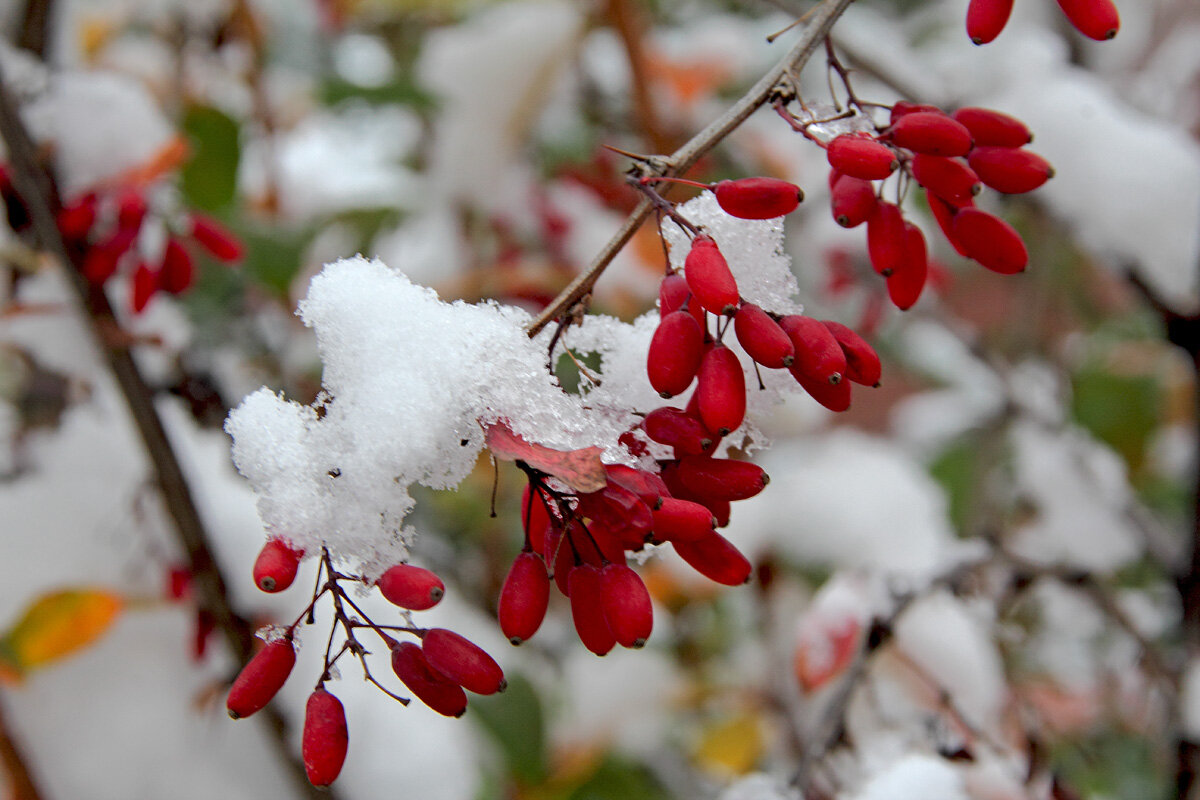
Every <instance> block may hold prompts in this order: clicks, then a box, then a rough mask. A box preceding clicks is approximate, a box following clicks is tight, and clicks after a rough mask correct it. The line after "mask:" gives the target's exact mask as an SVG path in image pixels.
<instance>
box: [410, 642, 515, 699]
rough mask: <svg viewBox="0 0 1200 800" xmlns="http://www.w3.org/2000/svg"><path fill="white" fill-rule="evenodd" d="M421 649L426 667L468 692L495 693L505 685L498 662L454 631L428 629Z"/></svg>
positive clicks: (502, 689)
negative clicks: (431, 668)
mask: <svg viewBox="0 0 1200 800" xmlns="http://www.w3.org/2000/svg"><path fill="white" fill-rule="evenodd" d="M422 648H423V649H424V651H425V660H426V661H428V662H429V666H431V667H433V668H434V669H435V670H437V671H438V672H440V673H441V674H442V675H445V676H446V677H447V678H449V679H450V680H452V681H454V682H455V683H457V684H458V685H459V686H461V687H463V688H464V689H466V690H467V691H468V692H474V693H475V694H495V693H496V692H502V691H504V687H505V686H507V685H508V684H507V682H506V681H505V680H504V671H503V670H502V669H500V665H499V664H497V663H496V662H495V660H494V659H493V658H492V657H491V656H489V655H488V654H487V653H485V652H484V651H483V649H482V648H480V647H479V646H478V645H476V644H473V643H472V642H469V641H467V640H466V639H465V638H463V637H462V636H459V635H458V634H457V633H455V632H454V631H448V630H446V629H445V628H430V629H429V630H427V631H426V632H425V634H424V636H423V637H422Z"/></svg>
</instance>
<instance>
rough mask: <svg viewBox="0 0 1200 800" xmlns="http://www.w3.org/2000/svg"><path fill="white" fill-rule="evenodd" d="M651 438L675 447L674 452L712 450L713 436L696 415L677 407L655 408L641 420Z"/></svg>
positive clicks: (703, 451) (678, 453)
mask: <svg viewBox="0 0 1200 800" xmlns="http://www.w3.org/2000/svg"><path fill="white" fill-rule="evenodd" d="M642 426H643V427H644V428H645V430H646V435H647V436H648V437H650V439H651V440H653V441H655V442H658V443H659V444H665V445H667V446H668V447H674V448H675V454H676V455H680V456H684V455H688V456H698V455H701V454H702V453H707V452H709V451H711V450H712V448H713V445H714V444H715V443H716V440H715V438H714V437H713V435H712V434H711V433H709V430H708V428H707V427H705V425H704V423H703V422H701V421H700V419H699V418H698V417H695V416H692V415H691V414H689V413H687V412H686V411H681V410H680V409H678V408H671V407H664V408H656V409H654V410H653V411H651V412H650V413H649V414H647V415H646V418H645V419H644V420H642Z"/></svg>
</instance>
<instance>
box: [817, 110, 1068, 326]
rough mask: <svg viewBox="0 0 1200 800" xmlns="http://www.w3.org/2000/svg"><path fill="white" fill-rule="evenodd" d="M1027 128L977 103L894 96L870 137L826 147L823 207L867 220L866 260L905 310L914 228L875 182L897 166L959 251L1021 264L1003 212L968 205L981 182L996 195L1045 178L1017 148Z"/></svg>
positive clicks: (918, 278) (924, 265)
mask: <svg viewBox="0 0 1200 800" xmlns="http://www.w3.org/2000/svg"><path fill="white" fill-rule="evenodd" d="M1032 138H1033V137H1032V135H1031V134H1030V132H1029V129H1028V128H1027V127H1026V126H1025V124H1024V123H1022V122H1021V121H1020V120H1017V119H1015V118H1013V117H1011V116H1008V115H1006V114H1002V113H1000V112H998V111H992V110H990V109H983V108H960V109H959V110H957V111H955V112H954V113H953V114H947V113H945V112H944V111H942V110H941V109H939V108H937V107H936V106H929V105H919V104H916V103H907V102H900V103H896V104H895V105H894V106H892V108H891V118H890V120H889V124H888V126H887V127H885V128H883V129H881V130H880V131H879V132H878V133H877V134H876V135H870V134H868V133H865V132H860V133H846V134H842V135H840V136H836V137H834V138H833V139H832V140H830V141H829V142H828V143H827V144H826V156H827V158H828V160H829V164H830V167H831V170H830V173H829V185H830V204H831V209H832V212H833V216H834V219H835V220H836V221H837V222H838V224H839V225H842V226H843V227H846V228H853V227H856V226H858V225H861V224H863V223H864V222H865V223H866V225H867V252H868V255H869V257H870V261H871V266H872V267H873V268H874V270H875V271H876V272H877V273H879V274H880V275H882V276H884V277H885V278H886V279H887V289H888V295H889V297H891V299H892V302H893V303H894V304H895V305H896V306H897V307H898V308H901V309H907V308H910V307H911V306H912V305H913V304H914V303H916V302H917V299H918V298H919V297H920V295H921V291H922V290H923V289H924V287H925V283H926V280H927V278H928V276H929V262H928V252H927V247H926V243H925V237H924V235H923V234H922V233H921V231H920V229H919V228H917V226H916V225H913V224H912V223H911V222H908V221H906V220H905V219H904V216H903V213H902V211H901V209H900V206H899V205H898V204H897V203H891V202H888V201H885V200H883V199H882V198H881V197H880V196H879V194H878V192H877V190H876V187H875V184H874V183H873V182H874V181H879V180H886V179H887V178H889V177H891V175H892V174H893V173H896V172H900V173H901V174H902V175H904V176H905V177H906V178H911V179H912V180H913V181H915V182H916V183H917V184H918V185H920V186H921V187H922V188H924V190H925V196H926V199H927V200H928V203H929V208H930V210H931V211H932V212H933V216H934V218H935V219H936V220H937V223H938V226H939V227H940V228H941V230H942V233H943V234H945V236H946V238H947V240H949V242H950V244H952V245H953V246H954V248H955V250H957V251H958V253H959V254H960V255H962V256H964V257H966V258H970V259H972V260H974V261H976V262H978V263H980V264H982V265H983V266H985V267H987V268H988V269H990V270H993V271H995V272H999V273H1002V274H1012V273H1016V272H1021V271H1022V270H1024V269H1025V266H1026V264H1027V263H1028V261H1029V254H1028V251H1027V250H1026V248H1025V243H1024V242H1023V241H1022V240H1021V237H1020V235H1019V234H1018V233H1017V232H1016V230H1014V229H1013V227H1012V226H1011V225H1009V224H1008V223H1007V222H1005V221H1004V220H1003V219H1001V218H999V217H997V216H995V215H994V214H990V213H988V212H986V211H983V210H982V209H979V208H976V207H975V196H976V195H978V194H979V192H980V191H981V189H982V188H983V186H985V185H986V186H988V187H990V188H992V189H994V190H996V191H998V192H1002V193H1004V194H1019V193H1023V192H1028V191H1032V190H1033V189H1036V188H1038V187H1039V186H1041V185H1042V184H1043V183H1045V182H1046V181H1047V180H1048V179H1049V178H1051V177H1052V176H1053V175H1054V170H1053V168H1052V167H1051V166H1050V164H1049V163H1047V162H1046V160H1045V159H1043V158H1042V157H1041V156H1039V155H1037V154H1036V153H1033V152H1031V151H1029V150H1026V149H1025V147H1024V146H1025V145H1026V144H1028V143H1029V142H1030V141H1031V139H1032Z"/></svg>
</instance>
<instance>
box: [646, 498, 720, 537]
mask: <svg viewBox="0 0 1200 800" xmlns="http://www.w3.org/2000/svg"><path fill="white" fill-rule="evenodd" d="M653 513H654V536H655V538H657V539H660V540H662V541H664V542H689V541H693V540H695V539H699V538H701V537H703V536H705V535H706V534H707V533H708V532H709V531H711V530H712V529H713V528H715V527H716V525H717V521H716V520H715V519H714V518H713V514H712V511H710V510H709V509H708V507H707V506H704V505H702V504H701V503H697V502H694V501H692V500H680V499H678V498H676V497H662V498H659V502H658V506H657V507H656V508H655V509H654V511H653Z"/></svg>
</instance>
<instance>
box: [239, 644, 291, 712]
mask: <svg viewBox="0 0 1200 800" xmlns="http://www.w3.org/2000/svg"><path fill="white" fill-rule="evenodd" d="M295 665H296V647H295V645H294V644H293V643H292V637H290V636H287V637H284V638H281V639H276V640H274V641H272V642H268V643H267V645H266V647H264V648H263V649H262V650H259V651H258V652H257V653H256V654H255V655H254V658H252V659H250V660H249V661H247V662H246V666H244V667H242V671H241V672H239V673H238V676H237V678H235V679H234V681H233V685H232V686H231V687H229V699H228V700H226V701H225V708H226V709H228V711H229V716H231V717H233V718H234V719H241V718H242V717H248V716H250V715H251V714H253V713H254V712H256V711H260V710H262V709H263V708H264V707H266V705H267V703H269V702H271V698H272V697H274V696H275V695H276V693H278V692H279V690H280V689H281V688H282V687H283V684H284V683H285V682H286V681H287V679H288V675H290V674H292V667H294V666H295Z"/></svg>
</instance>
